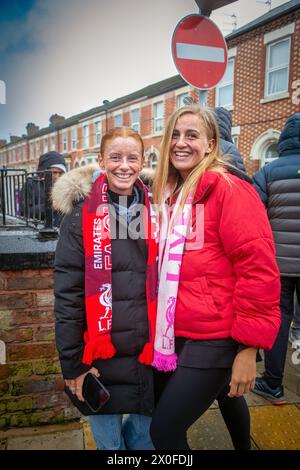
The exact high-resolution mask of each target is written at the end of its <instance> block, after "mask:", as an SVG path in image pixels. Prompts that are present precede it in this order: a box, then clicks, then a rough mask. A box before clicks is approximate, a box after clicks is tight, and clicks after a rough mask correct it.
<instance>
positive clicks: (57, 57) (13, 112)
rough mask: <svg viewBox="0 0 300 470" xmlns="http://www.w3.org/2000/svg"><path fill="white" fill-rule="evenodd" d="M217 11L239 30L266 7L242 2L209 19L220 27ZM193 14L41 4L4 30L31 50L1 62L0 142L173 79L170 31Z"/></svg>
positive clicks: (186, 0)
mask: <svg viewBox="0 0 300 470" xmlns="http://www.w3.org/2000/svg"><path fill="white" fill-rule="evenodd" d="M283 1H284V0H277V4H279V3H283ZM250 3H251V5H250ZM274 3H275V2H274ZM234 5H236V6H234ZM275 6H276V5H275ZM221 11H224V12H229V13H230V14H231V13H232V12H237V14H238V20H239V23H238V26H241V23H242V22H246V21H250V20H252V19H253V18H255V17H256V16H259V15H261V14H263V13H265V12H266V11H267V8H265V7H264V6H263V5H258V4H257V3H256V2H255V0H250V2H249V0H240V1H239V2H236V4H232V5H229V6H228V7H226V8H224V9H222V10H220V11H216V12H214V13H213V16H212V19H214V20H215V21H216V22H217V24H218V25H219V26H222V25H223V26H224V22H225V21H228V18H227V17H225V16H223V15H222V14H221ZM197 12H198V8H197V5H196V3H195V1H194V0H127V1H126V2H125V1H123V0H85V1H84V2H83V1H82V0H64V1H63V2H62V1H61V0H39V1H38V3H37V5H36V7H35V8H34V9H33V10H32V11H31V12H30V14H29V15H28V16H27V18H26V21H25V22H24V24H19V25H17V26H18V27H17V32H16V30H15V28H16V24H14V25H8V26H7V28H6V36H5V37H6V40H5V44H6V45H8V44H10V45H11V46H12V45H17V44H18V42H20V41H21V40H22V37H23V38H24V41H25V40H26V41H27V44H28V45H29V47H28V48H27V49H26V48H24V49H23V50H21V51H20V52H19V53H18V52H15V53H14V54H12V55H11V56H10V57H9V58H8V59H6V61H5V64H6V70H4V72H3V75H2V76H0V78H1V79H4V80H5V81H6V84H7V104H6V106H3V107H1V108H0V137H1V136H7V135H8V133H9V132H12V133H13V134H15V133H18V134H21V133H24V132H25V126H26V123H27V122H29V121H33V122H36V124H38V125H40V126H41V127H43V126H47V125H48V118H49V116H50V115H51V114H52V113H55V112H57V113H59V114H63V115H65V116H70V115H72V114H75V113H78V112H80V111H84V110H87V109H89V108H91V107H94V106H97V105H99V104H101V103H102V101H103V99H109V100H112V99H115V98H117V97H120V96H123V95H125V94H127V93H131V92H133V91H135V90H137V89H139V88H142V87H143V86H146V85H148V84H150V83H154V82H156V81H159V80H162V79H164V78H167V77H169V76H172V75H175V74H176V73H177V71H176V68H175V66H174V64H173V62H172V57H171V38H172V33H173V30H174V28H175V26H176V24H177V22H178V21H179V19H180V18H181V17H183V16H185V15H187V14H189V13H197ZM12 32H13V34H12ZM10 41H11V42H10ZM30 45H31V46H33V47H30ZM3 47H4V46H3ZM4 108H5V111H4Z"/></svg>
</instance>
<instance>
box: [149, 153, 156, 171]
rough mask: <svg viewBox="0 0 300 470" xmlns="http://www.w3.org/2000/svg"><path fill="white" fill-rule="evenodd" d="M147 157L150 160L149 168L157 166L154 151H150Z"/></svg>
mask: <svg viewBox="0 0 300 470" xmlns="http://www.w3.org/2000/svg"><path fill="white" fill-rule="evenodd" d="M149 159H150V162H151V168H155V167H156V166H157V160H158V158H157V155H156V153H155V152H151V153H150V155H149Z"/></svg>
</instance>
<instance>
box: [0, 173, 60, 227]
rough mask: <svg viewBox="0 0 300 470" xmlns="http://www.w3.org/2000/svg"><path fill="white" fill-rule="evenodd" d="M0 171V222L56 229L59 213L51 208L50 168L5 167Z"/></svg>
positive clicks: (6, 224)
mask: <svg viewBox="0 0 300 470" xmlns="http://www.w3.org/2000/svg"><path fill="white" fill-rule="evenodd" d="M0 174H1V181H0V211H1V215H2V224H1V222H0V225H2V227H8V226H9V227H11V226H14V227H16V226H26V227H31V228H35V229H37V230H39V231H40V232H42V233H45V234H46V233H51V232H55V231H57V229H56V227H58V225H59V221H60V217H59V215H58V214H57V213H55V212H54V211H53V208H52V202H51V190H52V185H53V182H52V172H51V171H50V170H46V171H43V172H34V173H29V172H27V171H26V170H24V169H10V168H5V169H0Z"/></svg>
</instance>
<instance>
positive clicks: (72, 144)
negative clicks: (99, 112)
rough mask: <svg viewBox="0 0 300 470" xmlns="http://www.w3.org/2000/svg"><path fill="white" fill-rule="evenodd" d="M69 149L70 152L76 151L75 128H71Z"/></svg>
mask: <svg viewBox="0 0 300 470" xmlns="http://www.w3.org/2000/svg"><path fill="white" fill-rule="evenodd" d="M71 147H72V150H76V149H77V127H73V128H72V130H71Z"/></svg>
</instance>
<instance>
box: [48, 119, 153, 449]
mask: <svg viewBox="0 0 300 470" xmlns="http://www.w3.org/2000/svg"><path fill="white" fill-rule="evenodd" d="M143 161H144V145H143V141H142V139H141V137H140V135H139V134H138V133H137V132H135V131H134V130H132V129H130V128H127V127H122V128H115V129H111V130H110V131H108V132H107V133H106V134H105V135H104V136H103V138H102V141H101V148H100V155H99V163H100V168H101V171H100V172H99V167H98V169H97V168H95V167H94V166H93V167H91V168H90V167H89V166H88V167H83V168H79V169H76V170H72V171H70V172H69V173H68V174H67V175H65V176H64V177H63V178H61V179H60V180H59V181H58V182H57V183H56V185H55V186H54V189H53V204H54V207H55V208H56V210H59V211H60V212H62V213H63V214H64V215H65V217H64V219H63V222H62V224H61V228H60V237H59V240H58V244H57V250H56V255H55V271H54V280H55V282H54V294H55V316H56V344H57V349H58V352H59V358H60V362H61V369H62V374H63V377H64V379H65V384H66V389H65V390H66V392H67V394H68V396H69V397H70V399H71V400H72V402H73V403H74V404H75V406H77V408H78V409H79V410H80V411H81V413H82V414H84V415H88V416H89V421H90V424H91V428H92V432H93V436H94V439H95V442H96V445H97V448H98V449H100V450H128V449H131V450H145V449H153V444H152V442H151V438H150V435H149V426H150V422H151V415H152V412H153V408H154V404H155V401H154V399H155V396H154V378H153V370H152V367H151V366H150V364H151V362H152V357H153V340H154V331H155V316H156V292H155V288H156V286H157V263H156V258H157V242H156V241H155V239H154V238H152V237H151V236H150V235H149V231H150V232H151V227H152V223H151V219H150V215H151V209H150V201H149V197H148V191H147V188H146V186H145V185H144V184H143V183H142V181H141V180H140V179H139V174H140V171H141V169H142V166H143ZM95 170H97V171H96V173H95ZM93 175H94V176H93ZM144 215H145V218H144ZM134 227H140V230H139V231H137V230H134ZM88 372H92V373H93V374H95V375H96V376H98V377H99V378H100V380H101V382H103V384H104V385H105V387H106V388H107V389H108V391H109V392H110V399H109V400H108V402H107V403H106V404H105V405H104V406H103V408H101V409H100V410H99V412H95V413H93V412H91V410H89V409H88V408H87V405H86V403H85V402H84V401H83V395H82V385H83V381H84V378H85V376H86V374H87V373H88ZM125 414H126V415H127V416H125Z"/></svg>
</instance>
